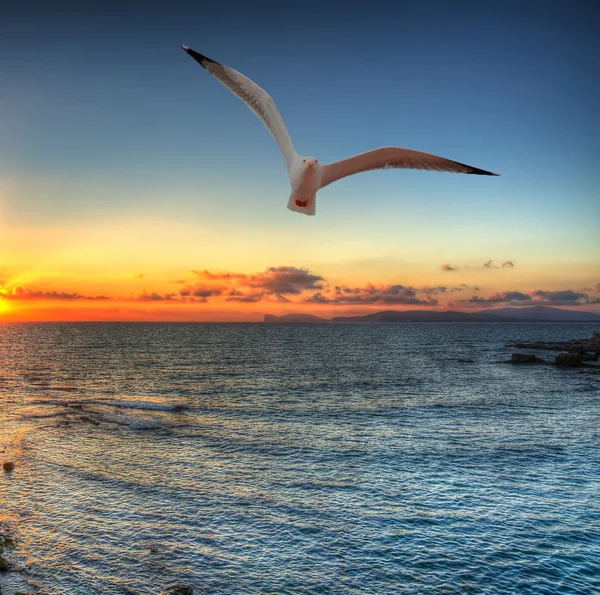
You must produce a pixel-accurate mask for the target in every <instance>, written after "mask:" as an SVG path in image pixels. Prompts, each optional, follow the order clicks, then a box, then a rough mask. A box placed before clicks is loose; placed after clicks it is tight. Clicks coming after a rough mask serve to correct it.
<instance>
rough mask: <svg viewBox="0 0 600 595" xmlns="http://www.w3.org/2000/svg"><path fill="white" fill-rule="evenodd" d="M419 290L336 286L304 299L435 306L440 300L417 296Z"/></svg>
mask: <svg viewBox="0 0 600 595" xmlns="http://www.w3.org/2000/svg"><path fill="white" fill-rule="evenodd" d="M416 294H417V290H416V289H414V288H413V287H404V286H403V285H373V284H371V283H369V284H367V285H366V286H365V287H347V286H345V285H342V286H336V287H333V288H328V289H325V290H324V291H319V292H316V293H314V294H313V295H312V296H309V297H307V298H305V299H304V300H303V301H305V302H307V303H313V304H340V305H364V304H396V305H398V304H404V305H421V306H435V305H437V303H438V301H437V300H436V299H435V298H429V297H427V298H426V299H424V300H422V299H420V298H418V297H417V295H416Z"/></svg>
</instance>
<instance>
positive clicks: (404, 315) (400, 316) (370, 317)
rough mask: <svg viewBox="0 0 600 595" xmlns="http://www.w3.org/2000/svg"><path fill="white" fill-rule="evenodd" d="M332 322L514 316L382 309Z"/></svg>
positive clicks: (476, 319) (471, 319) (498, 319)
mask: <svg viewBox="0 0 600 595" xmlns="http://www.w3.org/2000/svg"><path fill="white" fill-rule="evenodd" d="M331 321H332V322H501V321H503V322H514V318H508V317H506V318H504V317H501V316H492V315H490V314H479V313H478V312H436V311H435V310H404V311H403V312H398V311H397V310H384V311H383V312H374V313H373V314H365V315H364V316H336V317H335V318H332V319H331Z"/></svg>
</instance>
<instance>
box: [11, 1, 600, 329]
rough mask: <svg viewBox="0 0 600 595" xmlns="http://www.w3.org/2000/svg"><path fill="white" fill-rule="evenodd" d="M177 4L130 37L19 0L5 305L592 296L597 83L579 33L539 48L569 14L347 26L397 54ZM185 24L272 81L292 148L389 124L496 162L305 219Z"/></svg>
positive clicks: (90, 310) (363, 183) (96, 307)
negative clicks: (188, 10)
mask: <svg viewBox="0 0 600 595" xmlns="http://www.w3.org/2000/svg"><path fill="white" fill-rule="evenodd" d="M212 10H214V11H215V14H214V15H213V17H214V19H213V20H215V22H220V21H219V19H220V18H225V16H224V14H221V13H220V12H219V9H218V8H214V9H212ZM290 10H291V9H290ZM386 10H387V9H386ZM384 12H385V11H384ZM184 13H185V11H184V12H177V11H174V12H173V13H172V14H170V15H169V17H168V18H166V19H165V20H164V21H163V20H160V19H158V20H157V19H153V18H152V19H151V18H149V19H148V20H147V21H144V22H143V23H139V22H135V21H132V27H131V28H133V29H135V30H137V31H138V33H139V36H140V41H139V43H137V42H135V43H132V40H131V39H130V34H129V32H127V34H126V31H128V29H131V28H130V27H124V28H121V27H117V26H116V22H117V21H115V22H114V24H113V25H110V24H109V25H108V29H107V28H106V27H102V28H95V27H94V25H92V24H91V23H90V22H89V20H88V19H86V18H85V15H84V14H83V13H81V14H79V13H77V12H73V13H69V14H68V15H66V16H64V18H62V17H61V18H60V19H55V18H54V17H51V16H50V15H49V14H46V13H45V12H40V13H39V14H37V15H36V16H35V17H33V16H31V15H30V14H28V13H27V14H26V13H25V12H23V13H21V12H19V11H15V14H14V15H13V18H12V23H13V26H12V28H9V29H8V30H7V32H6V34H3V36H2V38H1V39H0V50H2V55H3V58H4V61H5V63H6V64H8V65H9V68H8V69H7V71H6V72H5V73H4V75H3V86H2V90H1V97H0V98H1V99H2V112H1V113H0V118H2V125H3V128H2V130H3V133H2V135H1V136H0V158H1V159H2V164H3V167H2V169H0V285H1V287H2V290H1V293H0V317H1V319H2V320H4V321H18V320H203V321H204V320H215V321H217V320H219V321H221V320H248V321H258V320H262V317H263V315H264V314H265V313H272V314H284V313H289V312H306V313H311V314H316V315H322V316H331V315H342V314H350V313H359V312H364V313H366V312H370V311H376V310H381V309H408V308H428V309H440V310H443V309H455V310H474V309H486V308H494V307H500V306H507V305H510V306H527V305H531V304H537V303H543V304H547V305H554V306H558V307H577V308H579V309H586V310H589V311H598V310H599V309H600V303H599V300H600V285H599V284H600V260H599V257H598V255H599V254H600V234H598V221H599V220H600V206H599V203H598V200H597V187H598V184H599V183H600V178H599V174H598V168H597V167H596V162H595V160H594V159H593V158H591V156H592V155H594V150H595V146H594V145H593V143H594V142H595V140H594V139H595V138H597V135H595V134H592V133H591V132H592V128H593V126H594V121H595V120H594V114H595V111H594V110H595V106H594V105H592V103H593V102H591V100H590V99H589V97H592V96H594V94H593V93H589V94H584V93H583V92H582V89H583V86H584V83H585V84H588V83H589V84H590V85H591V84H592V81H587V79H584V78H582V77H583V75H582V74H581V72H583V70H582V71H581V72H580V71H579V70H578V69H574V68H573V67H572V65H573V64H578V65H581V66H582V68H583V65H585V64H586V60H588V59H589V56H590V55H591V54H590V52H589V51H588V49H587V47H588V46H587V45H586V44H587V43H588V41H589V39H588V38H587V37H586V35H587V33H585V31H582V32H581V34H580V35H578V36H577V37H576V38H573V39H570V40H569V43H566V42H565V43H564V44H562V45H561V44H559V43H552V44H545V45H543V44H544V39H545V38H546V36H547V35H550V34H551V33H552V31H553V30H554V29H556V28H560V27H562V26H563V23H562V20H561V19H558V20H554V19H552V18H550V17H551V15H550V16H548V22H546V24H545V25H543V26H542V24H541V23H540V22H539V14H538V13H535V15H534V14H533V13H532V14H531V15H528V13H527V14H524V13H523V12H522V11H521V9H519V12H518V15H517V16H515V19H514V20H512V21H511V20H508V19H504V18H503V19H500V20H499V19H498V18H496V16H497V15H494V10H493V9H491V8H490V9H488V10H487V12H482V14H481V15H479V16H477V15H473V18H475V17H477V30H478V31H479V32H480V34H479V35H478V36H477V37H473V36H472V34H471V33H472V31H473V30H474V29H473V28H472V27H471V25H470V24H469V22H468V20H469V19H466V20H464V19H462V18H461V19H456V18H455V15H450V14H448V15H446V17H443V18H442V17H440V21H439V23H442V22H443V21H444V18H447V19H448V20H449V21H450V25H449V26H446V25H444V26H442V25H441V24H439V26H438V25H436V27H437V28H435V30H433V29H432V30H431V31H429V30H427V31H428V32H425V30H423V31H422V35H421V36H419V37H415V36H414V35H413V33H412V30H413V28H412V27H413V26H412V25H411V22H413V21H414V23H419V22H421V20H422V19H425V20H427V17H426V15H424V14H420V13H419V11H416V12H415V14H412V13H411V15H406V14H404V15H403V18H402V19H399V20H395V19H388V18H387V16H385V15H384V14H383V13H382V14H381V15H380V17H381V18H378V19H376V20H374V21H373V23H375V22H377V23H378V24H377V26H376V27H375V25H373V26H371V25H370V24H369V23H362V21H361V23H362V25H361V27H362V28H361V35H360V36H359V37H360V38H361V39H363V38H364V39H375V38H376V39H377V40H381V39H382V38H386V34H387V33H389V34H390V36H392V37H393V39H395V40H396V41H395V42H394V43H395V44H396V45H394V49H393V51H392V50H391V49H390V51H389V52H383V53H382V52H379V53H378V52H377V51H376V50H375V49H374V48H376V47H377V44H376V43H372V44H371V43H367V42H365V45H364V47H362V46H361V47H360V48H359V47H357V46H355V45H353V43H354V42H352V41H351V40H355V39H356V38H357V36H356V35H354V34H353V29H352V27H353V26H351V25H347V26H346V28H344V27H342V28H341V29H340V30H339V33H335V32H333V31H331V30H329V29H327V31H325V30H320V29H318V28H317V29H315V28H310V26H309V23H308V22H307V24H306V26H307V27H308V29H307V30H308V31H311V35H312V37H311V40H312V41H311V45H310V46H309V47H307V48H303V49H302V51H298V48H297V47H296V46H294V44H289V43H288V42H287V40H288V39H289V35H288V32H287V30H281V31H279V30H278V29H277V28H273V27H270V26H269V24H268V23H267V22H266V21H264V18H266V17H264V15H263V16H261V17H260V18H259V17H258V15H257V14H254V13H252V12H249V13H248V14H245V17H244V18H241V17H240V19H238V21H239V23H242V22H243V23H244V26H243V27H241V25H239V26H238V25H235V27H238V28H239V31H238V30H237V29H236V31H233V30H228V36H222V35H221V34H220V33H218V28H216V29H213V28H211V27H210V26H209V25H208V24H207V22H208V21H206V20H205V19H197V20H194V19H192V20H191V21H190V20H189V19H188V18H187V16H186V15H185V14H184ZM386 15H387V13H386ZM32 18H33V19H35V20H36V23H37V24H38V25H39V27H34V28H32V23H31V19H32ZM127 18H129V17H127ZM294 18H295V19H296V20H298V19H299V20H300V21H302V20H303V19H305V18H306V15H305V14H304V12H300V13H298V14H295V16H294ZM411 19H412V20H411ZM48 20H50V21H52V23H51V26H50V24H49V23H48V22H47V21H48ZM288 20H289V19H288ZM192 21H193V22H192ZM388 21H389V24H387V23H388ZM423 22H424V21H423ZM414 23H413V24H414ZM514 23H520V24H519V26H518V27H516V25H514ZM252 24H253V26H251V25H252ZM111 27H112V28H111ZM235 27H234V28H235ZM398 27H400V29H401V30H397V29H398ZM417 28H418V27H417ZM553 28H554V29H553ZM34 29H35V30H36V32H37V33H36V36H35V42H36V43H32V42H33V37H31V33H30V32H31V31H33V30H34ZM263 30H268V32H269V36H267V37H268V39H267V37H265V35H263ZM560 30H561V31H564V29H560ZM278 31H279V32H278ZM39 35H42V39H40V38H39ZM336 35H337V38H335V36H336ZM278 36H279V37H278ZM332 36H334V38H332ZM392 37H390V39H391V38H392ZM508 38H510V39H511V44H510V48H508V49H507V48H506V47H505V45H506V44H505V43H504V40H505V39H508ZM107 39H110V43H109V44H107V42H106V40H107ZM457 39H460V40H461V43H454V42H455V41H456V40H457ZM561 39H562V38H561ZM149 40H151V41H149ZM403 40H404V41H403ZM186 42H187V43H189V44H190V45H192V46H194V47H198V49H201V50H202V51H206V53H207V54H208V55H211V56H214V57H215V58H219V59H221V60H223V62H224V63H226V64H228V65H230V66H232V67H234V68H238V69H239V70H240V71H241V72H243V73H245V74H247V75H248V76H250V77H252V78H253V79H255V80H256V81H257V82H258V83H259V84H261V85H263V86H264V87H265V88H267V89H268V90H269V92H270V93H271V94H272V96H273V98H274V100H275V102H276V103H277V105H278V107H279V109H280V111H281V113H282V115H283V117H284V119H285V120H286V123H287V124H288V127H289V129H290V134H291V136H292V138H293V140H294V143H295V144H296V147H297V149H298V150H299V151H300V152H303V153H307V152H309V151H311V152H312V151H314V153H315V155H317V156H318V157H319V159H320V160H321V161H323V162H328V161H334V160H336V159H339V158H343V157H347V156H348V155H349V154H353V153H358V152H362V151H365V150H369V149H372V148H374V147H376V146H381V145H385V144H390V145H399V146H406V147H414V148H419V149H422V150H425V151H431V152H434V153H436V154H440V155H445V156H447V157H449V158H455V159H457V160H458V161H461V162H465V163H474V164H476V165H478V166H480V167H483V168H489V169H491V170H493V171H498V172H500V173H501V176H500V177H498V178H488V177H485V176H484V177H479V176H466V175H456V174H446V173H435V172H422V171H408V170H407V171H403V170H400V171H399V170H394V171H386V172H383V171H374V172H367V173H361V174H359V175H357V176H352V177H350V178H346V179H343V180H341V181H339V182H336V183H335V184H333V185H332V186H330V187H327V188H325V189H323V190H321V191H320V193H319V209H318V213H317V216H316V217H314V218H305V217H300V216H297V215H296V214H294V213H291V212H290V211H288V210H287V209H286V208H285V205H286V202H287V199H288V195H289V184H288V180H287V173H286V171H285V164H284V162H283V159H282V157H281V155H280V154H279V149H278V147H277V145H276V144H275V142H274V141H273V139H272V138H271V137H270V136H269V134H268V133H267V132H266V130H265V129H264V128H263V127H262V125H261V123H260V122H259V121H258V120H256V118H254V116H253V115H252V114H251V113H250V112H249V111H248V110H247V108H246V107H245V106H244V105H243V104H242V103H241V102H240V101H239V100H238V99H236V98H235V97H233V96H232V95H231V94H230V93H229V92H228V91H227V90H226V89H224V88H222V86H221V85H219V84H218V83H217V82H216V81H215V80H214V79H212V78H211V77H210V76H209V75H207V74H206V73H205V72H204V71H203V69H202V68H201V67H200V66H199V65H198V64H196V63H195V62H193V61H192V60H190V59H189V58H188V57H187V56H186V55H185V54H184V53H183V52H182V51H181V48H180V44H181V43H186ZM39 43H41V44H43V46H44V55H43V59H42V60H40V55H39V51H38V50H37V49H36V46H37V45H38V44H39ZM98 43H99V44H100V45H97V44H98ZM531 44H535V45H536V47H537V46H538V45H540V47H541V46H542V45H543V47H545V48H546V50H545V51H544V52H531V51H530V48H531ZM371 46H372V47H371ZM99 47H101V48H103V49H102V51H100V50H99V49H98V48H99ZM248 47H251V48H252V51H248ZM275 47H277V48H278V49H277V51H273V48H275ZM74 48H77V50H76V51H75V50H74ZM306 52H308V55H307V53H306ZM440 52H443V53H445V54H448V53H451V54H452V55H451V60H452V63H454V64H461V68H460V71H455V70H454V69H450V70H449V69H448V68H447V67H446V64H444V63H440V61H439V55H440ZM407 54H410V55H411V56H412V60H411V61H409V62H407V61H405V60H400V63H399V60H398V58H399V57H402V56H406V55H407ZM310 56H312V57H314V59H309V57H310ZM317 58H318V59H317ZM584 70H585V69H584ZM332 72H335V77H332V75H331V73H332ZM291 73H293V74H291ZM531 73H535V82H534V84H531V85H529V84H525V83H524V81H528V80H530V75H531ZM594 84H595V83H594ZM465 98H469V99H468V101H465ZM433 114H435V116H433ZM203 271H208V273H204V272H203ZM286 271H287V273H286ZM286 275H287V276H288V277H290V276H293V275H296V281H295V284H292V285H287V286H286V285H284V284H283V285H282V284H281V283H280V282H282V281H285V279H282V278H284V277H286ZM336 288H338V289H336Z"/></svg>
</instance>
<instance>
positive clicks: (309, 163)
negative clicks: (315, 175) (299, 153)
mask: <svg viewBox="0 0 600 595" xmlns="http://www.w3.org/2000/svg"><path fill="white" fill-rule="evenodd" d="M318 163H319V161H318V160H317V159H316V158H315V157H302V165H304V167H305V168H308V167H314V166H315V165H317V164H318Z"/></svg>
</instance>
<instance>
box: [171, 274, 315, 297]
mask: <svg viewBox="0 0 600 595" xmlns="http://www.w3.org/2000/svg"><path fill="white" fill-rule="evenodd" d="M190 273H192V274H193V275H194V276H196V277H199V278H201V279H202V280H203V281H202V283H188V284H187V285H184V287H182V288H181V289H180V291H179V293H180V295H182V296H194V297H201V298H208V297H213V296H220V295H223V296H226V297H225V299H226V301H232V302H259V301H261V300H268V299H271V298H275V299H277V300H278V301H283V302H286V301H289V300H288V299H287V298H286V297H285V296H286V295H299V294H301V293H303V292H305V291H309V290H312V289H322V287H323V277H321V276H320V275H315V274H313V273H311V272H310V271H309V270H307V269H305V268H298V267H293V266H276V267H268V268H267V269H265V270H264V271H262V272H260V273H254V274H244V273H232V272H227V271H226V272H219V273H212V272H210V271H208V270H206V269H204V270H199V269H193V270H191V271H190Z"/></svg>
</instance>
